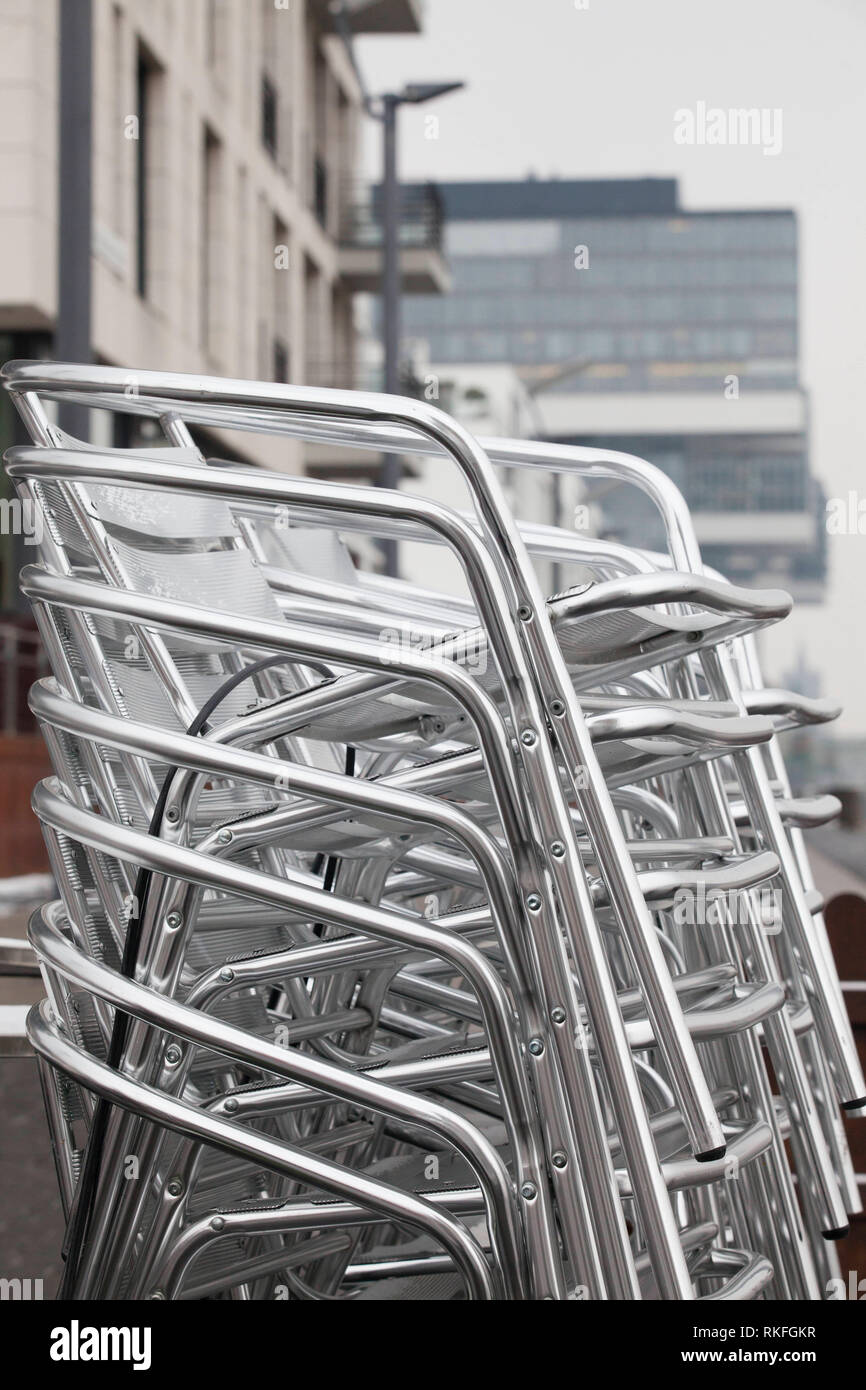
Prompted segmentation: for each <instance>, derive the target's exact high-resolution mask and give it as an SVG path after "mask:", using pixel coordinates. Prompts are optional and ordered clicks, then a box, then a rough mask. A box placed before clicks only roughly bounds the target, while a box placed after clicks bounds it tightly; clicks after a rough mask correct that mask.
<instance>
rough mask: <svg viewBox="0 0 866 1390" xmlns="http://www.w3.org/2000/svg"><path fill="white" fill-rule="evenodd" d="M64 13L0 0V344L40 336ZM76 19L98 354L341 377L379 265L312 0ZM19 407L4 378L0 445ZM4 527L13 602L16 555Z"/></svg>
mask: <svg viewBox="0 0 866 1390" xmlns="http://www.w3.org/2000/svg"><path fill="white" fill-rule="evenodd" d="M350 9H351V25H352V29H353V30H354V32H355V33H357V34H388V33H403V34H407V33H417V32H420V8H419V0H360V3H353V4H352V5H351V7H350ZM59 18H60V5H59V0H0V361H6V360H8V359H11V358H17V357H52V356H54V333H55V327H56V317H57V304H58V293H57V288H58V283H57V282H58V235H59V233H58V217H59V206H58V201H59V200H58V147H59V130H58V126H59V80H58V77H59V63H60V56H61V55H60V54H59V42H60V38H59V33H60V25H59ZM92 24H93V38H92V65H93V79H92V151H91V152H92V207H91V219H92V227H91V266H92V334H91V342H92V355H93V359H94V360H96V361H101V362H105V363H109V364H114V365H119V366H123V367H128V368H129V369H130V370H135V369H148V368H150V369H160V370H164V371H180V372H191V373H204V374H213V375H219V376H222V375H224V376H231V377H237V378H252V379H263V380H267V381H292V382H294V383H299V384H308V385H318V386H331V387H334V386H336V387H352V386H355V385H357V384H358V382H357V380H356V373H357V370H358V360H357V332H356V326H355V299H356V296H357V295H358V294H359V292H361V291H369V290H370V289H371V288H374V287H375V286H376V285H377V283H378V277H379V275H380V273H381V229H380V226H379V224H378V221H377V217H376V212H375V203H374V198H373V196H372V195H371V194H370V193H369V192H368V191H366V190H365V189H364V187H363V186H362V184H361V181H360V178H359V164H358V158H359V149H358V145H359V135H360V123H361V121H362V119H364V116H363V106H362V97H361V92H360V89H359V83H358V79H357V76H356V73H355V70H354V68H353V65H352V62H351V60H350V57H349V55H348V53H347V50H346V47H345V45H344V42H343V40H342V38H341V37H340V36H339V35H338V34H337V33H336V31H335V18H334V15H333V13H332V9H331V7H330V5H329V3H328V0H93V5H92ZM431 197H432V194H431V192H430V191H429V190H427V191H426V192H425V191H422V193H421V194H420V195H415V196H413V200H412V201H413V210H414V215H415V218H416V223H417V227H416V230H417V228H420V232H419V233H418V234H417V235H415V236H414V237H413V238H412V239H411V244H408V245H406V246H405V247H404V249H403V252H402V255H401V274H402V276H403V283H404V287H405V288H411V289H412V290H413V291H415V292H416V293H417V292H420V293H424V292H435V291H438V290H440V289H441V288H442V287H443V286H444V284H445V283H446V277H445V271H444V266H445V262H444V259H443V258H442V256H441V251H440V245H439V243H440V240H441V235H440V233H441V219H438V218H437V217H435V216H433V215H431V212H430V201H431ZM91 418H92V431H93V432H92V438H93V439H94V440H96V441H97V442H104V443H107V442H111V441H109V440H108V439H106V438H104V437H103V434H102V430H103V429H104V428H105V427H106V426H105V422H104V418H103V419H101V418H100V416H99V413H98V412H92V417H91ZM17 428H18V427H17V422H16V421H15V419H14V418H13V412H12V411H11V408H10V406H9V403H8V400H7V399H6V398H5V393H0V451H2V450H3V449H5V448H6V447H7V446H8V445H9V444H10V443H12V442H13V440H14V439H15V438H16V430H17ZM205 442H206V443H209V444H210V446H211V447H212V448H213V449H214V452H220V453H223V454H228V453H229V451H231V453H232V454H234V455H236V456H237V457H239V458H241V459H243V460H245V461H247V462H250V463H254V464H259V465H262V466H265V467H273V468H279V469H282V470H284V471H288V472H298V471H302V470H304V469H305V468H307V467H309V466H311V459H312V460H313V463H315V451H314V450H312V449H311V450H306V449H304V447H303V446H302V445H300V444H298V443H295V442H293V441H285V440H279V439H268V438H266V437H264V436H254V435H247V436H239V435H237V434H236V435H234V436H233V437H232V439H231V440H225V439H221V438H220V437H219V436H215V437H214V438H213V439H212V440H208V441H205ZM5 486H6V485H5V481H4V482H2V483H0V489H2V488H3V487H5ZM0 542H2V544H0V580H2V595H0V609H2V610H5V611H6V612H9V610H12V609H14V608H15V607H16V606H17V578H16V576H17V570H18V568H19V566H20V564H21V563H22V562H23V561H25V560H26V559H27V558H28V556H27V554H26V552H22V550H21V545H20V538H18V537H11V536H3V537H2V538H0ZM16 551H17V552H18V553H17V554H16V553H15V552H16ZM10 631H11V632H12V636H11V637H9V641H10V642H12V643H13V645H14V644H15V641H16V639H15V635H14V630H13V629H10ZM3 640H4V642H6V637H5V636H4V639H3ZM21 640H22V641H24V640H25V639H24V638H23V637H22V639H21ZM26 640H27V641H29V640H30V639H29V638H27V639H26ZM8 685H9V682H8V681H7V686H8ZM9 722H10V720H9V719H7V720H6V723H7V725H8V724H9Z"/></svg>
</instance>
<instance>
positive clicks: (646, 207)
mask: <svg viewBox="0 0 866 1390" xmlns="http://www.w3.org/2000/svg"><path fill="white" fill-rule="evenodd" d="M439 194H440V196H441V198H442V202H443V206H444V211H445V221H446V235H445V246H446V252H447V255H448V259H449V265H450V267H451V270H452V274H453V276H454V286H455V288H454V293H453V294H451V295H446V296H444V297H442V298H441V299H439V300H438V301H435V302H434V301H427V300H422V299H420V298H415V297H412V298H409V299H408V300H407V301H406V303H405V304H404V311H403V323H404V332H405V334H406V337H407V339H412V340H415V341H418V340H420V341H422V342H423V343H424V344H425V345H426V350H427V352H428V353H429V356H430V359H431V360H432V361H435V362H438V363H440V364H447V363H451V362H455V363H460V364H464V365H465V364H466V363H468V362H475V363H477V364H479V365H480V364H485V365H487V364H492V363H509V364H512V365H513V366H514V367H515V368H516V369H517V370H518V371H519V372H520V373H521V375H522V376H523V378H524V380H525V381H526V382H527V384H528V385H529V387H530V389H531V391H532V394H533V396H534V399H535V401H536V404H537V407H538V417H539V430H540V432H542V433H543V434H544V435H545V436H546V437H548V438H550V439H555V440H558V441H563V442H572V443H580V444H590V445H593V444H594V445H598V446H599V447H604V448H611V449H621V450H624V451H626V452H630V453H636V454H638V455H640V456H642V457H645V458H647V459H649V460H651V461H652V462H653V463H656V464H658V465H659V466H660V467H661V468H663V469H664V470H665V471H666V472H668V473H669V474H670V475H671V477H672V478H673V479H674V480H675V482H676V483H677V484H678V486H679V487H680V488H681V489H682V490H683V492H684V493H685V495H686V498H687V500H688V502H689V504H690V506H691V508H692V511H693V514H694V516H695V520H696V524H697V529H698V535H699V539H700V541H701V545H702V547H703V550H704V554H705V557H706V559H707V561H708V563H710V564H712V565H715V566H717V567H718V568H719V569H722V570H723V571H725V572H726V573H727V574H729V576H730V577H731V578H732V579H733V580H735V581H740V582H743V583H751V584H761V583H769V584H781V585H783V586H784V587H785V588H788V589H790V590H791V591H792V592H793V593H794V594H795V596H796V597H797V598H798V599H799V600H800V601H801V602H802V601H803V600H804V599H808V598H817V597H818V595H819V593H820V586H821V580H822V577H823V573H824V542H825V539H826V537H825V531H824V526H823V499H822V497H821V494H820V489H819V488H818V486H817V484H816V483H815V481H814V479H812V478H811V476H810V473H809V464H808V409H807V399H806V395H805V392H804V391H803V388H802V386H801V385H800V381H799V375H798V312H797V224H796V219H795V216H794V214H793V213H792V212H788V211H732V212H728V211H725V212H691V211H687V210H685V209H683V208H682V207H681V206H680V204H679V198H678V190H677V184H676V180H674V179H610V180H574V181H571V180H551V181H540V180H535V179H529V180H526V181H522V182H503V183H446V184H441V185H439ZM441 369H442V370H443V371H444V370H445V367H444V365H443V366H442V368H441ZM604 512H605V517H606V526H607V530H608V532H609V533H610V534H612V535H616V536H618V537H620V538H621V539H624V540H627V541H629V542H632V543H636V544H645V545H652V544H654V543H657V542H658V541H659V539H660V534H659V532H658V530H657V528H654V514H653V512H652V510H651V509H650V508H649V506H648V505H646V504H643V503H642V502H641V500H640V498H639V497H638V495H637V494H632V493H631V492H630V491H627V490H625V489H619V490H617V491H616V492H614V493H609V494H608V496H607V497H606V498H605V502H604Z"/></svg>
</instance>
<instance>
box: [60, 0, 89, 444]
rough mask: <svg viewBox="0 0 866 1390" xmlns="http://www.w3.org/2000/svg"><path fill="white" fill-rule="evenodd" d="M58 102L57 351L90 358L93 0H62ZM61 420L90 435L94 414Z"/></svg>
mask: <svg viewBox="0 0 866 1390" xmlns="http://www.w3.org/2000/svg"><path fill="white" fill-rule="evenodd" d="M59 51H60V59H59V79H60V81H59V87H60V91H59V101H58V119H59V124H58V166H59V167H58V202H59V216H58V229H57V230H58V253H57V328H56V333H55V340H54V343H55V348H54V350H55V356H56V357H57V358H58V359H59V360H60V361H61V362H63V361H66V362H89V361H90V355H91V348H90V336H91V330H90V316H91V274H90V243H91V196H92V191H91V190H92V167H93V160H92V146H91V142H92V138H93V133H92V125H93V6H92V0H61V5H60V46H59ZM59 419H60V423H61V425H62V426H63V428H64V429H66V430H68V431H69V433H70V434H74V435H77V437H78V438H79V439H87V438H88V433H89V419H90V413H89V411H88V410H87V409H86V407H84V406H80V405H69V404H67V405H63V406H61V407H60V412H59Z"/></svg>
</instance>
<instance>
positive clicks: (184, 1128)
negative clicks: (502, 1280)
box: [27, 1004, 496, 1299]
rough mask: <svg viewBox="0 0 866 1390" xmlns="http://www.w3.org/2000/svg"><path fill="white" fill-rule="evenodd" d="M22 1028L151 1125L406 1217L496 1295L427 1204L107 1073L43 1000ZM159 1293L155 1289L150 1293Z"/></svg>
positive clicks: (47, 1052) (452, 1229) (465, 1243)
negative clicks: (52, 1018)
mask: <svg viewBox="0 0 866 1390" xmlns="http://www.w3.org/2000/svg"><path fill="white" fill-rule="evenodd" d="M27 1033H28V1037H29V1038H30V1041H31V1043H32V1044H33V1048H34V1050H35V1051H36V1052H38V1053H39V1055H40V1056H42V1057H45V1058H46V1059H47V1060H48V1061H49V1062H50V1063H51V1065H52V1066H54V1067H57V1068H58V1070H60V1071H62V1072H64V1073H65V1074H66V1075H68V1076H73V1077H75V1079H76V1080H77V1081H79V1082H81V1084H82V1085H83V1086H86V1087H87V1089H88V1090H90V1091H95V1092H96V1093H97V1094H98V1095H103V1096H105V1097H106V1098H107V1099H108V1100H110V1101H111V1102H112V1103H113V1104H114V1105H119V1106H121V1107H122V1108H124V1109H127V1110H131V1111H133V1112H134V1113H135V1114H142V1115H145V1116H146V1117H147V1118H148V1119H150V1120H153V1121H154V1122H155V1123H156V1124H159V1125H164V1126H165V1127H166V1128H168V1129H172V1130H174V1131H175V1132H176V1133H178V1134H183V1135H186V1136H187V1137H188V1138H192V1139H196V1140H198V1141H199V1142H202V1143H206V1144H211V1145H213V1147H214V1148H217V1149H221V1150H223V1151H224V1152H225V1153H229V1154H234V1155H237V1156H238V1157H240V1158H245V1159H249V1160H250V1161H251V1162H253V1163H256V1164H258V1165H260V1166H263V1167H265V1168H268V1169H270V1170H271V1171H272V1172H275V1173H281V1174H283V1175H284V1176H287V1177H291V1178H295V1179H297V1180H298V1181H300V1182H308V1183H311V1184H313V1185H314V1186H316V1187H320V1188H322V1189H324V1191H326V1192H333V1193H335V1194H336V1195H338V1196H340V1197H345V1198H348V1199H349V1200H350V1201H352V1200H355V1201H359V1202H360V1204H361V1205H363V1206H364V1207H368V1208H369V1209H371V1210H372V1211H375V1212H377V1213H379V1214H380V1215H381V1216H382V1217H383V1218H384V1219H386V1220H398V1221H405V1222H406V1223H407V1224H408V1225H410V1226H414V1227H418V1228H420V1229H421V1230H424V1231H427V1232H429V1234H430V1235H432V1236H433V1238H434V1240H436V1241H438V1242H439V1243H440V1244H441V1245H443V1246H444V1247H445V1249H446V1250H448V1253H449V1254H450V1255H451V1256H452V1258H453V1260H454V1262H455V1264H456V1266H457V1268H458V1269H459V1270H460V1271H461V1273H462V1274H463V1277H464V1278H465V1280H466V1284H467V1288H468V1289H469V1291H470V1295H471V1296H472V1297H473V1298H476V1299H492V1298H495V1297H496V1285H495V1284H494V1282H493V1280H492V1278H491V1275H490V1270H489V1269H488V1266H487V1262H486V1261H485V1259H484V1256H483V1255H482V1253H481V1250H480V1249H479V1247H478V1245H477V1244H476V1242H475V1241H474V1240H473V1239H472V1237H471V1236H470V1235H469V1234H468V1233H467V1232H466V1231H465V1230H464V1229H463V1227H462V1226H461V1225H460V1224H459V1222H458V1221H456V1220H454V1219H453V1218H452V1217H450V1216H449V1215H447V1214H446V1213H445V1212H444V1211H442V1210H440V1209H439V1208H437V1207H436V1206H434V1205H433V1204H432V1203H427V1202H426V1201H424V1199H423V1198H420V1197H415V1196H412V1195H410V1194H409V1193H406V1192H402V1191H401V1190H400V1189H399V1188H395V1187H390V1186H389V1185H388V1184H387V1183H383V1182H381V1181H379V1180H378V1179H373V1178H368V1177H365V1176H363V1175H362V1174H359V1173H354V1172H348V1171H347V1170H346V1169H345V1168H342V1167H341V1166H340V1165H339V1164H337V1163H331V1162H329V1161H328V1160H327V1159H322V1158H318V1157H317V1156H316V1155H314V1154H309V1153H305V1152H303V1151H302V1150H297V1149H293V1148H292V1147H291V1146H290V1145H288V1144H286V1143H284V1142H282V1141H277V1140H275V1139H272V1138H271V1137H270V1136H269V1135H266V1134H256V1136H255V1138H253V1137H251V1135H250V1133H249V1131H248V1130H245V1129H243V1128H242V1126H240V1125H236V1124H233V1123H231V1121H229V1120H224V1119H222V1118H220V1117H218V1116H215V1115H212V1114H210V1113H209V1112H208V1111H207V1110H197V1109H195V1108H193V1107H192V1106H190V1105H186V1104H184V1103H183V1102H182V1101H178V1100H175V1099H174V1098H173V1097H170V1096H166V1095H163V1094H162V1093H161V1092H159V1091H155V1090H153V1089H152V1088H151V1087H148V1086H144V1085H142V1084H141V1083H140V1082H135V1081H132V1080H130V1078H129V1077H126V1076H123V1075H122V1074H121V1073H119V1072H115V1071H112V1070H111V1069H110V1068H109V1067H107V1066H106V1065H105V1064H104V1063H103V1062H99V1061H97V1059H96V1058H95V1057H92V1056H90V1054H89V1053H85V1052H82V1051H80V1050H79V1049H78V1048H76V1047H73V1046H72V1044H71V1043H69V1042H68V1041H67V1040H66V1039H65V1038H63V1037H61V1036H60V1034H58V1033H57V1032H56V1031H55V1029H54V1028H53V1027H52V1025H51V1023H50V1022H49V1021H48V1019H47V1018H46V1016H45V1009H44V1004H43V1005H35V1006H34V1007H33V1009H31V1011H30V1014H29V1015H28V1020H27ZM158 1292H160V1291H159V1290H153V1291H152V1294H151V1296H153V1293H158Z"/></svg>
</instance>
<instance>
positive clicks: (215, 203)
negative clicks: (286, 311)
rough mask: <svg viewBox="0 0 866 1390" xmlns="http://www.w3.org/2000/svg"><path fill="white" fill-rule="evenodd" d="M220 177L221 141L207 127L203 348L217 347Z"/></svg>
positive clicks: (201, 311) (201, 315)
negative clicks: (214, 313) (215, 337)
mask: <svg viewBox="0 0 866 1390" xmlns="http://www.w3.org/2000/svg"><path fill="white" fill-rule="evenodd" d="M219 178H220V143H219V140H218V139H217V137H216V136H215V135H214V133H213V131H212V130H210V128H209V127H207V126H205V130H204V137H203V140H202V169H201V252H200V255H199V276H200V279H199V338H200V342H201V345H202V347H203V348H206V349H207V350H208V351H210V352H212V351H213V348H214V320H213V306H214V303H215V299H216V293H218V291H219V279H220V276H219V266H218V264H217V247H218V245H219V225H218V224H219Z"/></svg>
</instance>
